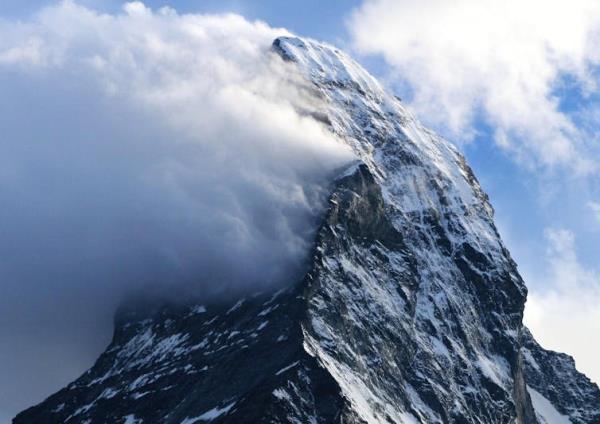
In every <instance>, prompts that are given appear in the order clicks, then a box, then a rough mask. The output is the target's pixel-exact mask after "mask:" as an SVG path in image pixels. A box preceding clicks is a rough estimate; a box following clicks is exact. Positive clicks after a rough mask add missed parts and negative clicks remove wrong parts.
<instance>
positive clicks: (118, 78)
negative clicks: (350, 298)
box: [0, 1, 351, 411]
mask: <svg viewBox="0 0 600 424" xmlns="http://www.w3.org/2000/svg"><path fill="white" fill-rule="evenodd" d="M285 33H286V31H285V30H282V29H276V28H271V27H269V26H267V25H266V24H264V23H261V22H249V21H247V20H245V19H244V18H243V17H241V16H238V15H218V16H214V15H179V14H177V13H176V12H175V11H174V10H172V9H169V8H162V9H160V10H155V11H153V10H150V9H149V8H147V7H146V6H144V5H143V4H142V3H139V2H134V3H127V4H126V5H125V6H124V8H123V10H122V11H121V12H120V13H118V14H115V15H111V14H100V13H97V12H95V11H93V10H90V9H88V8H84V7H81V6H79V5H77V4H76V3H74V2H72V1H64V2H61V3H59V4H57V5H55V6H52V7H48V8H45V9H43V10H41V11H40V12H39V13H38V14H36V15H35V16H33V17H32V18H31V19H29V20H27V21H19V22H17V21H6V20H4V21H0V91H1V92H2V96H1V97H0V127H1V128H2V137H0V195H1V198H2V205H3V206H2V208H1V209H0V233H1V234H2V237H0V279H1V280H2V284H1V287H0V292H1V293H0V310H2V319H1V320H0V338H1V342H0V375H2V376H3V379H4V381H6V382H11V384H10V387H8V386H7V385H3V386H2V387H1V390H0V391H2V393H3V395H2V398H1V399H0V410H2V409H4V407H5V406H6V403H8V402H16V403H19V407H21V408H24V407H26V406H28V404H32V403H34V402H35V401H38V400H41V399H42V398H43V396H44V395H46V394H47V393H49V392H50V391H51V389H50V388H49V387H52V389H56V388H58V387H59V386H60V385H62V384H64V383H65V379H68V378H71V377H74V376H75V374H76V373H79V372H81V368H78V367H81V364H82V362H83V363H85V362H87V361H91V359H92V357H91V355H95V352H94V349H93V348H90V346H91V347H95V348H96V349H98V348H100V347H102V346H101V345H102V344H103V343H105V341H106V340H105V339H104V338H100V337H99V336H98V334H104V335H105V336H106V333H107V330H106V329H107V328H109V327H110V326H111V324H112V323H111V318H110V314H111V313H112V309H113V308H114V306H115V302H116V301H117V299H118V297H119V296H120V295H122V294H123V293H124V292H126V291H128V290H129V289H131V288H132V287H138V286H142V287H144V288H147V287H149V286H152V287H154V286H156V285H159V286H160V287H161V288H163V289H165V288H166V289H167V291H175V292H178V291H177V290H176V289H174V288H175V287H176V288H177V289H182V290H183V287H185V288H187V289H189V290H190V291H193V292H194V293H195V294H202V293H204V292H205V291H207V290H209V288H210V289H211V290H212V289H215V288H218V287H223V286H226V287H227V288H228V289H229V290H236V289H246V290H257V289H258V287H263V286H264V285H265V284H278V283H284V284H287V283H291V282H293V281H294V279H295V278H299V274H301V269H302V266H303V265H304V259H305V255H306V254H307V253H308V251H309V248H310V245H311V242H312V236H313V234H314V231H315V230H316V225H317V223H318V218H319V217H320V213H321V211H322V207H323V203H322V200H323V196H325V195H326V191H327V189H326V187H325V184H326V183H327V182H328V181H329V178H330V176H331V175H330V174H331V173H332V172H335V170H336V169H338V168H339V167H341V166H344V164H345V163H347V161H349V160H350V159H351V153H350V152H349V150H348V148H347V147H344V146H343V145H342V143H340V142H339V141H338V140H337V139H335V137H334V136H333V135H332V134H331V133H330V132H329V131H327V130H326V129H325V128H324V127H323V125H322V124H320V123H318V122H317V121H315V120H314V119H312V118H310V117H308V116H306V113H299V112H298V110H299V109H303V110H304V111H306V110H307V109H309V108H312V107H314V102H318V100H316V99H313V98H311V97H310V96H309V95H308V93H309V90H306V89H303V88H302V86H301V84H302V82H301V81H299V80H298V79H296V78H295V76H294V73H293V70H292V69H290V68H288V66H291V65H289V64H286V63H284V62H283V61H282V60H281V59H280V58H279V57H277V56H276V55H273V54H271V53H270V46H271V43H272V41H273V39H274V38H275V37H277V36H278V35H281V34H285ZM178 293H179V292H178ZM180 297H181V296H180ZM73 317H77V319H73ZM99 319H101V320H102V325H104V326H105V327H104V329H103V331H99V330H98V326H99V324H98V320H99ZM40 329H42V330H43V331H40ZM109 331H110V330H108V332H109ZM14 334H18V335H19V337H13V336H12V335H14ZM9 339H10V342H9V341H8V340H9ZM65 345H69V346H73V345H76V346H79V349H63V347H64V346H65ZM99 345H100V346H99ZM82 350H83V351H85V355H83V356H84V357H85V358H86V360H84V361H82V360H80V359H81V356H82ZM17 352H18V353H17ZM40 354H43V355H44V361H43V363H40V361H39V355H40ZM36 358H37V359H36ZM32 363H36V365H37V366H38V367H39V368H38V369H37V370H36V372H35V373H33V372H31V373H30V374H31V378H32V379H36V382H35V384H32V381H27V382H23V379H24V377H23V376H24V375H27V376H29V374H28V372H27V371H26V370H30V369H31V364H32ZM42 368H43V369H42ZM17 381H19V382H22V383H19V384H17V383H14V382H17ZM35 390H38V392H35V393H34V391H35ZM33 396H35V397H37V398H36V399H33V398H32V397H33ZM3 402H4V403H3ZM11 408H12V410H13V411H15V410H16V408H17V407H16V406H14V405H11Z"/></svg>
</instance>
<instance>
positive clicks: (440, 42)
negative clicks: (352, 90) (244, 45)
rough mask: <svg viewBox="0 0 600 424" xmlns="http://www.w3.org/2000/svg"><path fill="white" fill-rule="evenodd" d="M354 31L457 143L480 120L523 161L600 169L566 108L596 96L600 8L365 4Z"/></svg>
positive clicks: (372, 0) (578, 3)
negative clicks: (570, 102) (579, 99)
mask: <svg viewBox="0 0 600 424" xmlns="http://www.w3.org/2000/svg"><path fill="white" fill-rule="evenodd" d="M348 28H349V30H350V32H351V36H352V38H353V42H354V45H355V47H356V49H357V50H358V51H360V52H362V53H367V54H380V55H382V56H383V57H384V58H385V61H386V62H387V63H388V64H390V65H391V66H392V68H393V74H394V76H393V77H392V78H394V79H395V80H396V82H400V83H401V84H404V85H405V86H406V87H407V91H409V92H411V93H412V95H411V97H412V98H411V99H410V103H411V105H412V107H413V108H415V109H416V110H417V112H418V113H419V114H420V115H421V116H422V118H423V119H426V120H428V121H429V122H430V123H432V124H434V125H436V126H437V127H438V128H441V129H443V131H444V132H445V133H447V134H449V135H450V136H451V137H453V138H456V139H459V140H465V139H469V138H472V137H474V136H475V135H476V132H475V129H474V128H475V127H476V126H477V125H476V123H477V122H478V121H479V120H481V119H483V121H484V122H485V124H487V125H488V126H489V127H490V128H491V130H492V131H493V133H494V134H495V140H496V142H497V144H498V145H500V146H502V147H503V148H505V149H506V150H507V151H509V152H510V153H511V154H512V155H514V156H515V157H516V158H517V159H518V160H519V161H520V163H526V164H528V165H529V166H531V165H534V166H536V165H541V166H549V167H554V166H556V165H559V166H566V167H568V169H570V170H572V171H575V172H577V173H578V174H587V173H590V172H595V171H596V170H597V163H596V162H595V161H592V160H590V153H591V152H594V154H597V153H598V146H597V143H596V142H595V141H594V140H593V139H594V137H591V136H590V134H587V133H585V132H582V130H581V129H580V128H578V127H577V125H576V124H575V123H574V120H573V117H572V116H571V115H572V114H571V113H567V112H565V108H567V109H568V107H575V106H573V105H571V106H568V107H565V106H564V105H563V104H561V102H564V101H565V98H566V97H567V95H569V94H570V95H572V96H574V97H578V96H580V97H582V98H585V97H586V96H588V95H589V94H590V93H592V92H594V91H596V90H597V86H596V85H597V78H595V76H594V72H596V71H597V66H598V64H599V63H600V52H599V50H598V48H597V46H598V45H599V43H600V3H599V2H597V1H595V0H575V1H571V2H547V1H544V0H528V1H519V0H508V1H503V2H497V1H494V0H484V1H481V0H457V1H446V0H425V1H418V2H415V1H411V0H365V1H364V2H363V4H362V5H361V6H360V7H359V8H357V9H355V10H354V11H353V13H352V15H351V17H350V19H349V20H348ZM583 103H585V102H583ZM571 112H572V111H571ZM592 157H593V156H592Z"/></svg>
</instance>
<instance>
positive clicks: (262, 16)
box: [0, 0, 600, 419]
mask: <svg viewBox="0 0 600 424" xmlns="http://www.w3.org/2000/svg"><path fill="white" fill-rule="evenodd" d="M77 3H78V4H80V5H83V6H86V7H89V8H91V9H94V10H97V11H102V12H106V13H111V14H116V13H121V9H122V2H121V1H116V0H79V1H78V2H77ZM144 3H145V4H146V5H147V6H148V7H151V8H153V9H155V10H156V9H158V8H160V7H162V6H169V7H172V8H174V9H176V10H177V11H178V13H200V14H205V13H236V14H240V15H242V16H244V17H245V18H246V19H249V20H255V19H258V20H262V21H264V22H266V23H267V24H268V25H269V26H270V27H284V28H286V29H288V30H289V31H292V32H294V33H297V34H299V35H304V36H309V37H312V38H316V39H319V40H324V41H328V42H330V43H333V44H336V45H338V46H339V47H341V48H343V49H345V50H347V51H348V52H349V53H351V54H352V56H354V57H355V58H356V59H357V60H358V61H359V62H360V63H361V64H363V65H364V66H365V67H366V68H367V69H368V70H369V71H370V72H371V73H373V74H374V75H375V76H377V77H378V78H380V79H381V80H382V81H383V82H384V83H385V84H386V85H387V86H388V87H389V88H390V89H392V90H394V91H395V92H396V93H397V94H398V95H399V96H400V97H401V98H403V99H405V101H406V102H407V103H408V104H409V105H410V106H411V108H412V109H413V111H414V112H415V113H416V114H417V116H418V117H419V118H420V119H421V120H422V121H423V122H425V123H426V124H428V125H430V126H432V127H433V128H434V129H435V130H436V131H438V132H439V133H441V134H442V135H444V136H446V137H447V138H448V139H450V140H452V141H453V142H454V143H456V144H457V145H458V146H459V147H460V149H461V150H462V151H463V152H464V153H465V155H466V156H467V159H468V161H469V163H470V165H471V166H472V167H473V168H474V171H475V174H476V175H477V177H478V178H479V180H480V182H481V183H482V185H483V187H484V189H485V191H486V192H487V193H488V194H489V195H490V198H491V201H492V204H493V206H494V208H495V210H496V220H497V224H498V227H499V229H500V231H501V233H502V236H503V238H504V240H505V242H506V244H507V245H508V247H509V249H510V251H511V253H512V254H513V257H514V258H515V259H516V261H517V263H518V264H519V269H520V270H521V273H522V275H523V276H524V278H525V280H526V283H527V284H528V286H529V287H530V291H531V296H530V299H531V305H532V306H531V308H530V310H531V311H532V312H531V315H530V316H529V317H528V323H529V325H530V326H531V327H532V328H533V332H534V335H536V336H537V337H538V338H539V339H540V341H541V342H542V344H544V345H545V346H546V347H549V348H553V349H556V350H562V351H566V352H568V353H571V354H573V355H574V356H575V358H576V360H577V362H578V364H579V365H580V368H581V369H583V370H584V371H585V372H586V373H588V374H589V375H590V376H591V377H592V378H593V379H595V380H596V381H598V380H600V367H599V366H598V365H597V364H595V363H596V362H597V361H596V360H595V358H596V357H597V356H598V355H600V342H598V341H593V342H590V334H597V331H600V328H599V327H598V326H599V325H600V306H599V305H600V266H599V265H598V264H600V251H599V249H598V248H597V246H598V243H599V242H600V188H599V187H600V184H598V183H599V182H600V178H599V173H600V171H599V169H597V166H596V165H600V163H598V162H599V159H600V155H599V153H600V140H599V139H598V135H597V134H598V133H600V131H598V130H599V129H600V94H599V92H598V89H597V88H596V87H595V84H598V83H600V78H599V77H598V75H599V73H598V65H599V64H600V56H599V55H598V54H597V53H595V52H596V51H600V48H599V47H598V46H600V43H598V42H599V41H600V36H599V34H600V10H599V7H598V6H597V5H596V4H595V2H594V0H590V1H587V0H575V1H573V2H569V4H568V5H566V6H560V5H557V6H552V7H550V6H548V7H545V3H544V2H542V1H541V0H528V1H526V2H519V1H516V0H515V1H513V0H511V1H507V2H505V6H502V7H500V8H499V9H498V10H493V12H490V11H489V10H488V9H490V8H491V5H494V7H498V4H499V3H495V4H494V3H493V2H491V3H490V2H488V1H475V0H460V1H458V2H452V3H451V2H444V1H443V0H426V1H422V2H414V1H410V0H397V1H393V0H350V1H348V0H344V1H342V0H338V1H335V0H331V1H319V0H302V1H295V0H294V1H285V2H282V1H272V0H268V1H267V0H255V1H242V0H238V1H228V0H220V1H219V0H195V1H194V0H170V1H162V0H161V1H156V0H147V1H145V2H144ZM51 4H55V2H53V1H48V0H4V1H2V2H0V18H2V19H3V20H5V21H7V22H15V21H19V20H23V21H26V20H28V19H30V18H31V17H32V16H34V15H35V14H36V13H37V12H38V11H39V9H40V8H41V7H43V6H46V5H51ZM450 4H455V5H457V6H456V7H458V8H460V7H462V9H460V13H455V12H456V10H453V9H452V8H449V7H450V6H449V5H450ZM482 5H483V6H482ZM543 6H544V7H545V9H544V13H543V14H540V13H539V10H540V7H543ZM553 7H554V8H553ZM562 7H565V8H566V9H562ZM465 16H466V17H465ZM1 24H2V21H0V29H1ZM531 28H537V31H531ZM2 46H3V45H2V40H0V52H1V50H2ZM548 52H550V53H548ZM1 59H2V57H1V56H0V61H1ZM115 119H117V118H115ZM0 122H1V121H0ZM90 357H92V358H93V355H91V356H90ZM1 412H2V411H1V410H0V419H1V418H2V417H1Z"/></svg>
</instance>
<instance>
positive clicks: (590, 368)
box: [525, 229, 600, 383]
mask: <svg viewBox="0 0 600 424" xmlns="http://www.w3.org/2000/svg"><path fill="white" fill-rule="evenodd" d="M546 237H547V240H548V243H549V248H548V252H547V255H546V257H545V258H544V259H543V261H544V266H546V267H547V268H546V269H547V272H546V273H545V274H544V275H541V276H540V277H539V278H540V280H541V281H535V282H534V283H535V284H533V286H532V287H534V289H532V290H530V292H529V296H528V300H527V305H526V308H525V324H526V325H527V326H529V328H531V330H532V332H533V335H534V336H535V337H536V339H537V340H538V341H539V342H540V343H541V344H542V346H544V347H545V348H547V349H553V350H557V351H559V352H567V353H569V354H572V355H574V357H575V360H576V364H577V367H578V369H579V370H581V371H583V372H584V373H586V375H587V376H588V377H590V378H591V379H592V380H593V381H595V382H596V383H600V363H599V362H598V352H600V339H598V334H600V273H598V272H597V271H596V270H589V269H586V268H585V267H583V266H582V264H581V263H580V261H579V260H578V258H577V254H576V245H575V241H576V240H575V236H574V234H573V233H572V232H570V231H568V230H564V229H548V230H547V231H546Z"/></svg>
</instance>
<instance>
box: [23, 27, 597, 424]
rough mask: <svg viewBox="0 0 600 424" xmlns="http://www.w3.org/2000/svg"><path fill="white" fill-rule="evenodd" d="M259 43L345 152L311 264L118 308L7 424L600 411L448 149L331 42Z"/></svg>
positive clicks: (480, 196) (536, 415) (510, 418)
mask: <svg viewBox="0 0 600 424" xmlns="http://www.w3.org/2000/svg"><path fill="white" fill-rule="evenodd" d="M272 51H273V52H274V54H276V55H278V56H279V57H280V58H282V59H283V60H284V61H285V62H287V64H288V66H289V67H290V70H291V72H298V73H299V74H300V76H301V77H302V78H303V81H305V84H306V88H307V89H309V90H311V92H312V93H314V94H315V95H316V96H317V97H318V98H319V100H320V102H319V104H318V105H316V106H315V110H310V111H308V113H310V114H311V115H313V116H315V117H316V118H317V119H318V120H319V121H321V122H323V124H324V125H326V126H327V127H328V128H329V129H330V130H331V131H332V132H333V133H334V134H335V135H336V136H338V137H339V138H340V139H341V140H343V141H344V142H345V143H347V144H348V146H350V147H351V148H352V150H353V151H354V153H355V154H356V156H357V158H358V161H357V163H355V164H353V165H352V166H351V167H349V168H348V169H346V170H345V171H344V172H343V173H341V174H340V175H339V176H338V177H337V179H336V180H335V181H334V182H333V183H332V184H333V189H332V192H331V196H330V198H329V207H328V209H327V212H326V214H325V217H324V218H323V221H322V223H321V226H320V229H319V231H318V234H317V237H316V240H315V246H314V250H313V254H312V259H311V263H310V269H309V271H308V272H307V274H306V275H305V276H304V277H303V278H302V279H301V281H299V282H295V281H290V282H288V284H287V285H286V286H285V288H283V289H281V290H280V291H278V292H276V293H262V294H255V295H253V296H246V297H245V298H244V299H236V300H234V301H231V302H227V301H215V302H212V303H211V304H203V305H200V304H189V305H159V306H157V307H156V308H154V309H152V310H150V311H145V312H143V313H142V312H139V311H136V310H135V309H127V308H125V309H124V310H123V311H122V312H121V313H120V315H119V316H118V317H117V319H116V324H115V326H116V328H115V333H114V337H113V340H112V342H111V344H110V346H109V347H108V348H107V350H106V351H105V352H104V353H103V354H102V355H101V356H100V358H99V359H98V361H97V362H96V364H95V365H94V366H93V367H92V368H91V369H90V370H89V371H87V372H86V373H85V374H83V375H82V376H81V377H80V378H79V379H77V380H76V381H74V382H73V383H71V384H70V385H69V386H67V387H66V388H65V389H63V390H61V391H59V392H57V393H56V394H54V395H52V396H50V397H49V398H48V399H46V400H45V401H44V402H42V403H41V404H40V405H37V406H34V407H32V408H30V409H28V410H26V411H24V412H22V413H21V414H19V415H18V416H17V417H16V418H15V420H14V423H16V424H20V423H28V424H30V423H54V422H56V423H59V422H61V423H63V422H64V423H79V422H88V423H90V424H91V423H96V422H98V423H101V422H115V423H119V422H122V423H128V424H131V423H138V424H139V423H155V422H164V423H176V424H182V423H185V424H190V423H200V422H207V421H210V422H214V423H218V422H223V423H227V422H231V423H256V422H269V423H288V422H298V423H308V422H311V423H313V422H314V423H386V422H393V423H486V424H487V423H527V424H529V423H540V424H543V423H548V424H549V423H550V422H552V421H551V420H553V419H556V417H562V418H564V420H566V421H565V422H569V420H570V422H573V423H576V424H579V423H582V424H583V423H586V424H594V423H600V391H599V390H598V387H597V386H596V385H594V384H593V383H592V382H590V381H589V379H587V378H586V377H585V376H583V375H582V374H580V373H578V372H577V370H576V369H575V367H574V363H573V362H572V359H569V357H568V356H566V355H562V354H557V353H554V352H551V351H546V350H544V349H543V348H541V347H540V346H539V345H538V344H537V343H536V342H535V340H534V339H533V337H532V336H531V334H530V332H529V331H528V330H527V329H526V328H525V327H524V326H523V324H522V318H523V310H524V305H525V300H526V295H527V289H526V287H525V284H524V282H523V280H522V278H521V277H520V276H519V273H518V271H517V267H516V264H515V262H514V261H513V260H512V258H511V257H510V254H509V252H508V250H507V249H506V248H505V246H504V244H503V243H502V241H501V239H500V236H499V234H498V231H497V230H496V227H495V225H494V222H493V208H492V206H491V205H490V202H489V199H488V197H487V195H486V194H485V193H484V191H483V190H482V188H481V186H480V185H479V183H478V181H477V179H476V178H475V176H474V174H473V172H472V170H471V169H470V168H469V166H468V165H467V163H466V161H465V159H464V157H463V156H462V155H461V154H460V153H459V152H458V150H457V149H456V148H455V147H454V146H453V145H452V144H450V143H449V142H447V141H446V140H444V139H442V138H441V137H439V136H437V135H436V134H434V133H433V132H431V131H429V130H427V129H426V128H424V127H423V126H422V125H421V124H420V123H419V122H418V121H417V120H416V119H415V118H414V117H413V116H412V115H411V114H410V113H409V112H408V111H407V110H406V108H405V107H404V106H403V105H402V103H401V102H400V100H399V99H397V98H396V97H395V96H393V95H391V94H389V93H387V92H386V91H385V90H384V89H383V88H382V87H381V85H380V84H379V83H378V82H377V81H376V80H375V79H374V78H373V77H372V76H371V75H369V74H368V73H367V72H366V71H365V70H364V69H363V68H362V67H360V66H359V65H358V64H356V63H355V62H354V61H353V60H352V59H350V58H349V57H348V56H347V55H346V54H344V53H343V52H341V51H340V50H338V49H336V48H335V47H332V46H329V45H327V44H323V43H318V42H316V41H312V40H309V39H301V38H297V37H280V38H277V39H276V40H275V41H274V42H273V45H272ZM548 405H550V406H548Z"/></svg>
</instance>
